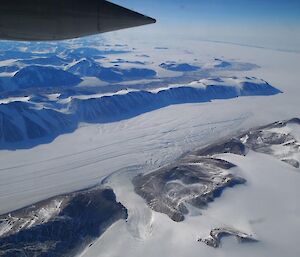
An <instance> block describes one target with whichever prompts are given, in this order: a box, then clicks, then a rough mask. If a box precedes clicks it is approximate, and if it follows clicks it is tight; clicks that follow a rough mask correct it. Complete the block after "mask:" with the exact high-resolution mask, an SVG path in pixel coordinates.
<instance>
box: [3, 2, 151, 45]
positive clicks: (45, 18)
mask: <svg viewBox="0 0 300 257" xmlns="http://www.w3.org/2000/svg"><path fill="white" fill-rule="evenodd" d="M155 22H156V21H155V19H152V18H150V17H148V16H145V15H142V14H140V13H137V12H134V11H132V10H129V9H126V8H124V7H121V6H119V5H116V4H113V3H111V2H108V1H105V0H2V1H1V4H0V39H5V40H24V41H45V40H63V39H71V38H78V37H83V36H88V35H94V34H99V33H104V32H109V31H114V30H119V29H125V28H131V27H136V26H141V25H146V24H151V23H155Z"/></svg>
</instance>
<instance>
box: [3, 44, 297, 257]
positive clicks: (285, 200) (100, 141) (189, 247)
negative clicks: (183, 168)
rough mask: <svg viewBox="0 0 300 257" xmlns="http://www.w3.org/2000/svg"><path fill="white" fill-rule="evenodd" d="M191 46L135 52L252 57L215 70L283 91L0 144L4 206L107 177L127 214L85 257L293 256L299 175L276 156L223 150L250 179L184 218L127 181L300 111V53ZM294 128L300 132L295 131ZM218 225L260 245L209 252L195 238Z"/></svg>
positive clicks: (186, 57)
mask: <svg viewBox="0 0 300 257" xmlns="http://www.w3.org/2000/svg"><path fill="white" fill-rule="evenodd" d="M136 44H137V43H136ZM185 45H186V44H185ZM188 45H189V49H192V53H191V54H186V51H185V50H186V49H183V48H182V47H178V46H173V48H172V46H170V48H168V49H155V48H154V49H153V47H151V46H150V45H149V48H147V44H143V51H142V52H141V53H136V54H143V53H147V54H149V56H151V58H153V59H155V60H156V62H157V63H163V62H164V61H165V59H164V57H165V56H164V55H167V56H176V59H177V60H181V61H182V62H187V63H191V60H194V59H195V58H197V59H198V61H197V62H198V63H199V65H201V63H207V62H209V60H212V59H213V58H215V57H218V58H222V59H225V60H235V61H241V62H245V63H246V62H247V63H253V64H256V65H258V66H259V67H260V68H259V69H255V70H250V71H235V72H234V74H233V73H232V72H231V71H227V70H220V72H219V74H220V75H223V76H239V77H240V76H249V77H251V76H253V77H258V78H263V79H264V80H266V81H268V82H269V83H270V84H271V85H273V86H275V87H276V88H278V89H279V90H281V91H282V92H283V94H278V95H274V96H264V97H261V96H253V97H245V98H235V99H226V100H215V101H213V102H212V103H199V104H182V105H174V106H168V107H165V108H162V109H158V110H155V111H152V112H148V113H144V114H142V115H139V116H136V117H134V118H131V119H127V120H123V121H118V122H113V123H107V124H83V123H82V124H81V126H80V128H78V129H77V130H76V131H75V132H73V133H72V134H65V135H61V136H59V137H57V138H56V139H55V140H54V141H53V142H51V143H49V144H44V145H39V146H36V147H34V148H31V149H23V150H17V151H8V150H1V152H0V163H1V168H0V213H6V212H9V211H11V210H15V209H18V208H20V207H23V206H26V205H28V204H31V203H34V202H36V201H39V200H43V199H46V198H48V197H51V196H54V195H58V194H62V193H65V192H71V191H75V190H78V189H83V188H86V187H88V186H91V185H94V184H97V183H99V182H100V181H102V180H103V179H105V178H106V179H105V182H106V183H107V185H110V186H111V187H112V188H113V190H114V192H115V193H116V195H117V199H118V200H119V201H120V202H121V203H122V204H123V205H124V206H125V207H126V208H127V209H128V214H129V217H128V221H127V222H124V221H119V222H117V223H115V224H114V225H113V226H111V227H110V228H109V229H108V230H107V231H106V232H105V233H104V234H103V235H102V237H101V238H99V240H97V241H96V242H95V243H94V244H93V245H92V246H91V247H89V248H88V249H86V251H85V252H84V253H83V254H82V256H85V257H88V256H90V257H98V256H99V257H100V256H120V255H122V256H141V255H143V256H180V257H181V256H202V255H203V256H278V257H279V256H288V257H294V256H298V255H299V254H300V251H299V248H298V245H297V243H298V240H299V239H298V237H297V236H298V234H299V230H300V219H299V217H300V209H299V205H298V204H297V200H298V198H299V195H300V189H299V185H300V173H299V171H298V170H297V169H295V168H293V167H291V166H289V165H288V164H286V163H283V162H281V161H280V160H277V159H275V158H274V157H271V156H268V155H265V154H259V153H254V152H250V153H249V154H248V155H247V156H246V157H241V156H235V155H231V154H223V155H220V156H219V157H220V158H224V159H225V160H228V161H230V162H232V163H234V164H236V165H237V166H238V168H237V169H236V170H235V172H237V173H238V174H239V175H241V176H242V177H244V178H246V179H247V181H248V182H247V184H246V185H245V186H240V187H236V188H233V189H229V190H227V191H226V192H225V193H224V194H223V195H222V197H221V198H219V199H217V200H216V201H215V202H214V203H212V204H211V205H210V206H209V208H208V209H207V210H205V211H204V212H203V213H202V215H200V216H199V215H196V214H197V212H196V211H195V216H193V215H191V216H189V217H188V218H187V219H186V220H185V221H183V222H181V223H175V222H173V221H172V220H170V219H169V218H168V217H167V216H166V215H163V214H160V213H156V212H153V211H151V210H150V209H149V208H148V207H147V205H146V203H145V202H144V201H143V200H142V198H140V197H139V196H138V195H137V194H135V193H134V190H133V185H132V184H131V178H132V177H133V176H134V175H135V174H137V173H138V172H141V171H142V172H150V171H151V170H154V169H155V168H158V167H159V166H162V165H165V164H167V163H170V162H172V161H174V160H175V159H177V158H178V157H179V156H180V155H182V154H183V153H185V152H187V151H189V150H192V149H195V148H197V147H200V146H204V145H206V144H209V143H212V142H215V141H217V140H219V139H221V138H223V137H226V136H229V135H235V134H236V133H237V132H239V131H242V130H246V129H248V128H251V127H255V126H258V125H265V124H268V123H271V122H274V121H276V120H285V119H290V118H293V117H300V109H299V104H300V102H299V95H300V89H299V86H298V85H299V79H298V72H297V71H298V69H299V67H300V59H299V54H297V53H288V52H280V51H274V50H268V49H259V48H251V47H244V46H236V45H234V46H232V45H228V44H226V45H223V44H220V43H209V42H196V43H195V42H193V41H191V42H188ZM136 47H137V48H138V45H137V46H136ZM123 57H124V56H123ZM123 57H122V58H123ZM115 58H118V56H115ZM172 61H173V60H172ZM214 62H215V60H214ZM212 65H213V64H212ZM210 67H211V66H210ZM160 72H161V73H162V74H164V72H165V71H163V70H161V71H159V70H158V73H160ZM168 72H170V71H168ZM169 75H170V74H167V75H166V76H169ZM199 79H200V78H199ZM294 133H295V138H299V137H300V134H299V130H298V131H297V130H295V132H294ZM215 226H232V227H234V228H236V229H238V230H241V231H243V232H247V233H250V234H255V236H256V237H257V238H258V240H259V243H255V244H238V243H237V242H236V241H235V240H232V239H230V238H228V239H225V240H224V241H223V246H222V247H221V248H219V249H213V248H209V247H208V246H206V245H204V244H202V243H201V242H197V239H198V238H200V237H206V236H208V235H209V232H210V230H211V229H213V228H215ZM124 249H125V250H124Z"/></svg>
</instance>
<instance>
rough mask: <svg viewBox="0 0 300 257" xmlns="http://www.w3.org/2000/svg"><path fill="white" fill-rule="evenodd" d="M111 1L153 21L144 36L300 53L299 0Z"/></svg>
mask: <svg viewBox="0 0 300 257" xmlns="http://www.w3.org/2000/svg"><path fill="white" fill-rule="evenodd" d="M112 1H113V2H114V3H118V4H121V5H123V6H126V7H128V8H131V9H134V10H136V11H140V12H142V13H145V14H147V15H149V16H152V17H154V18H156V19H157V20H158V23H157V24H156V25H155V26H151V28H150V27H149V28H147V29H146V32H147V33H157V35H161V34H168V36H169V35H170V34H173V35H174V36H175V35H177V36H181V37H183V36H185V37H193V38H194V39H197V38H199V39H207V40H218V41H227V42H236V43H243V44H250V45H258V46H270V47H273V48H282V49H287V50H297V51H298V50H299V51H300V0H285V1H283V0H112ZM144 30H145V29H144Z"/></svg>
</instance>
